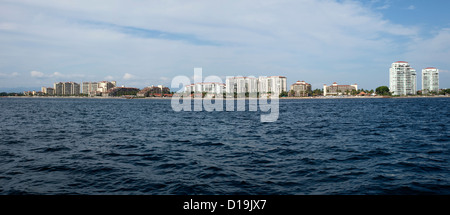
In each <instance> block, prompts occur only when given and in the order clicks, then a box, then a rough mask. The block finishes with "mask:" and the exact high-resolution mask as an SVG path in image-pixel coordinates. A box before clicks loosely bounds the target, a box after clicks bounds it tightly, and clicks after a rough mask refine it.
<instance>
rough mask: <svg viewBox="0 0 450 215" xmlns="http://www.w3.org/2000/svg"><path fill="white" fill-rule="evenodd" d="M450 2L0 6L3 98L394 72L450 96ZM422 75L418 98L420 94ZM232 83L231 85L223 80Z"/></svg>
mask: <svg viewBox="0 0 450 215" xmlns="http://www.w3.org/2000/svg"><path fill="white" fill-rule="evenodd" d="M449 8H450V1H448V0H429V1H424V0H360V1H358V0H292V1H288V0H262V1H261V0H254V1H242V0H239V1H232V0H230V1H222V0H192V1H186V0H179V1H175V0H164V1H162V0H161V1H142V0H136V1H113V0H97V1H82V0H79V1H72V0H71V1H62V0H43V1H34V0H11V1H9V0H1V1H0V90H5V89H11V88H14V89H18V88H29V89H30V90H33V89H36V90H37V89H39V88H40V87H41V86H52V85H53V82H56V81H75V82H81V81H101V80H116V81H117V83H118V85H125V86H130V87H139V88H142V87H145V86H148V85H159V84H164V85H166V86H170V82H171V80H172V78H173V77H175V76H177V75H185V76H189V77H191V76H193V71H194V70H193V68H194V67H202V68H203V76H204V77H205V76H208V75H217V76H219V77H222V78H225V76H237V75H242V76H260V75H265V76H272V75H283V76H286V77H287V78H288V84H292V83H294V82H295V81H297V80H305V81H307V82H308V83H311V84H312V85H313V88H322V86H323V84H331V83H333V82H335V81H336V82H338V83H340V84H353V83H357V84H358V85H359V87H360V88H364V89H374V88H376V87H378V86H381V85H388V84H389V74H388V69H389V67H390V65H391V63H392V62H394V61H399V60H403V61H408V62H409V63H410V64H411V66H412V67H413V68H415V69H416V70H417V71H418V73H420V71H421V69H422V68H425V67H429V66H434V67H437V68H439V69H440V71H441V74H440V87H441V88H449V87H450V13H448V9H449ZM420 78H421V75H419V79H418V83H419V84H418V85H419V86H418V88H419V89H420V88H421V87H420V85H421V79H420ZM224 81H225V80H224Z"/></svg>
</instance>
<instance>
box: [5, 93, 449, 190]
mask: <svg viewBox="0 0 450 215" xmlns="http://www.w3.org/2000/svg"><path fill="white" fill-rule="evenodd" d="M449 102H450V99H449V98H414V99H326V100H325V99H324V100H280V116H279V119H278V121H276V122H273V123H261V122H260V114H261V113H259V112H248V111H247V112H174V111H172V109H171V106H170V100H136V99H135V100H122V99H24V98H22V99H17V98H1V99H0V112H1V114H0V194H450V162H449V159H450V133H449V126H450V124H449V123H450V108H449V104H450V103H449Z"/></svg>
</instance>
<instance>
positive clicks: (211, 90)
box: [24, 61, 439, 97]
mask: <svg viewBox="0 0 450 215" xmlns="http://www.w3.org/2000/svg"><path fill="white" fill-rule="evenodd" d="M389 90H390V92H391V94H392V95H415V94H417V72H416V70H415V69H413V68H412V67H411V66H410V64H409V63H408V62H406V61H397V62H394V63H392V65H391V67H390V68H389ZM357 91H358V85H357V84H351V85H338V84H337V83H336V82H334V83H333V84H331V85H329V86H327V85H326V84H324V85H323V96H341V95H356V92H357ZM184 92H185V93H187V94H194V93H202V94H206V95H207V96H211V97H214V96H215V95H221V94H226V95H235V96H236V95H238V96H246V97H247V96H251V97H255V96H256V97H262V96H269V95H280V96H281V95H283V96H289V97H308V96H311V95H312V88H311V84H309V83H306V82H305V81H297V82H295V83H294V84H292V85H291V86H290V89H289V91H288V90H287V79H286V77H285V76H269V77H266V76H260V77H258V78H256V77H228V78H227V79H226V83H225V84H224V83H219V82H202V83H194V84H191V85H187V86H185V87H184ZM430 92H439V70H438V69H437V68H434V67H427V68H425V69H422V93H423V94H427V93H430ZM24 94H25V95H50V96H79V95H84V96H104V97H108V96H123V95H136V96H137V97H152V96H153V97H169V96H171V93H170V89H169V88H168V87H164V86H162V85H158V86H153V85H152V86H149V87H145V88H144V89H142V90H140V89H138V88H131V87H124V86H122V87H117V86H116V82H115V81H100V82H82V85H80V84H79V83H75V82H57V83H54V84H53V87H42V90H41V91H40V92H35V91H26V92H24Z"/></svg>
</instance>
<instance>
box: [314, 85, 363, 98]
mask: <svg viewBox="0 0 450 215" xmlns="http://www.w3.org/2000/svg"><path fill="white" fill-rule="evenodd" d="M357 90H358V85H357V84H352V85H338V84H337V83H336V82H334V83H333V84H332V85H330V86H327V85H326V84H324V85H323V96H330V95H331V96H339V95H350V94H351V93H352V91H357Z"/></svg>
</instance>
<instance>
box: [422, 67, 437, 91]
mask: <svg viewBox="0 0 450 215" xmlns="http://www.w3.org/2000/svg"><path fill="white" fill-rule="evenodd" d="M428 92H439V70H438V69H436V68H434V67H428V68H425V69H422V93H428Z"/></svg>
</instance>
